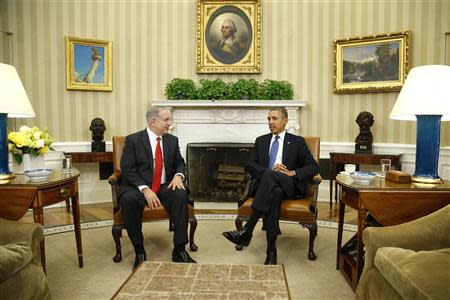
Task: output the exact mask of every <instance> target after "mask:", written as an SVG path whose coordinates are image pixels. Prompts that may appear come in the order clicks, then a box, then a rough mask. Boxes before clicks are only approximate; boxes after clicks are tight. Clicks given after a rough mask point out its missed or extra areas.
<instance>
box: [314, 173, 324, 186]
mask: <svg viewBox="0 0 450 300" xmlns="http://www.w3.org/2000/svg"><path fill="white" fill-rule="evenodd" d="M312 182H313V184H316V185H319V184H320V183H321V182H322V176H320V174H317V175H315V176H314V177H313V179H312Z"/></svg>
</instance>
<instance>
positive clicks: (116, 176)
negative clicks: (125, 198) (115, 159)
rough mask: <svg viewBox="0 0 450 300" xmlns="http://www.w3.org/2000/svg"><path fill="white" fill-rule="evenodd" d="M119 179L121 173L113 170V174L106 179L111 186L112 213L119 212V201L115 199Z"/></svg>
mask: <svg viewBox="0 0 450 300" xmlns="http://www.w3.org/2000/svg"><path fill="white" fill-rule="evenodd" d="M121 177H122V173H121V172H120V171H117V170H115V171H114V173H113V174H112V175H111V176H109V178H108V183H109V184H110V185H111V196H112V202H113V212H114V213H115V212H116V211H118V210H119V201H118V199H117V193H118V192H119V181H120V178H121Z"/></svg>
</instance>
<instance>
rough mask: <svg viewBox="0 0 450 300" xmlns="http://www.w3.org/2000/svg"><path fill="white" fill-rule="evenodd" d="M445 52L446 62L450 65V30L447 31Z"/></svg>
mask: <svg viewBox="0 0 450 300" xmlns="http://www.w3.org/2000/svg"><path fill="white" fill-rule="evenodd" d="M444 52H445V53H444V55H445V59H444V60H445V64H446V65H447V66H450V32H446V33H445V42H444Z"/></svg>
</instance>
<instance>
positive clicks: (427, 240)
mask: <svg viewBox="0 0 450 300" xmlns="http://www.w3.org/2000/svg"><path fill="white" fill-rule="evenodd" d="M363 240H364V245H365V247H366V254H365V255H366V258H365V265H364V270H363V273H362V275H361V279H360V281H359V284H358V287H357V289H356V298H357V299H391V300H392V299H414V300H416V299H436V300H437V299H445V300H448V299H450V298H449V297H450V296H449V295H450V205H447V206H446V207H444V208H442V209H440V210H438V211H436V212H434V213H432V214H430V215H428V216H425V217H422V218H420V219H417V220H414V221H411V222H408V223H404V224H400V225H396V226H388V227H368V228H366V229H365V230H364V233H363Z"/></svg>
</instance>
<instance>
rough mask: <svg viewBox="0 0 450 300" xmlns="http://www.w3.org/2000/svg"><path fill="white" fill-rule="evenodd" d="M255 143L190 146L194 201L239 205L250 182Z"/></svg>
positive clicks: (189, 173) (190, 170) (188, 173)
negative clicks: (248, 164)
mask: <svg viewBox="0 0 450 300" xmlns="http://www.w3.org/2000/svg"><path fill="white" fill-rule="evenodd" d="M252 148H253V144H248V143H189V144H188V145H187V151H186V152H187V168H188V171H187V175H188V179H189V189H190V192H191V193H190V195H191V199H192V200H193V201H199V202H201V201H203V202H237V201H238V200H239V198H240V197H241V196H242V193H243V192H244V189H245V185H246V182H247V178H246V174H245V171H244V167H245V163H246V162H247V160H248V158H249V155H250V151H251V149H252Z"/></svg>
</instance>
